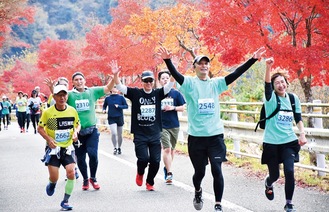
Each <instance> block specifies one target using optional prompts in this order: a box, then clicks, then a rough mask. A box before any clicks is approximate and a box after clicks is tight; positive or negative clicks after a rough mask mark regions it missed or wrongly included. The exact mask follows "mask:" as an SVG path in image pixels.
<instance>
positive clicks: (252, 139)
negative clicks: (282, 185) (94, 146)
mask: <svg viewBox="0 0 329 212" xmlns="http://www.w3.org/2000/svg"><path fill="white" fill-rule="evenodd" d="M127 102H128V105H129V101H127ZM262 104H263V103H261V102H235V101H232V102H221V106H224V105H228V106H229V107H230V109H223V108H221V112H222V113H229V114H231V117H235V118H233V119H235V120H237V115H238V114H251V115H254V116H255V117H256V118H258V117H259V112H260V111H259V110H260V107H261V106H262ZM237 105H246V106H256V109H255V110H254V111H249V110H237V109H236V108H237ZM301 105H302V107H314V111H316V112H317V113H314V114H306V113H302V116H303V117H312V118H315V119H321V118H329V114H322V112H320V113H319V111H321V108H322V107H329V104H323V103H301ZM101 106H102V102H101V101H100V102H99V104H98V105H97V108H98V109H96V111H97V117H98V119H99V123H98V125H99V126H106V127H107V126H108V125H107V114H103V113H102V110H101ZM319 108H320V109H319ZM179 114H180V115H179V121H180V133H179V138H178V141H179V142H181V143H187V117H186V116H185V115H182V114H185V113H179ZM130 115H131V113H130V109H129V108H128V109H127V110H124V116H125V125H124V130H125V131H127V132H130ZM223 123H224V128H225V138H226V139H232V140H233V141H234V142H238V143H239V142H248V143H254V144H257V145H261V144H262V143H263V130H261V129H258V130H257V132H254V129H255V126H256V123H251V122H239V121H226V120H223ZM294 130H295V132H296V134H298V129H297V128H296V127H295V128H294ZM305 133H306V136H307V139H308V143H307V144H306V145H304V146H302V150H303V151H306V152H309V153H314V154H316V155H317V156H318V155H320V156H321V157H322V158H325V156H326V155H329V129H318V128H305ZM237 146H240V145H237ZM227 151H228V152H231V153H233V154H235V155H243V156H246V157H253V158H260V155H256V154H248V153H243V152H241V151H240V149H237V148H235V149H233V150H230V149H228V150H227ZM322 160H325V159H322ZM321 163H322V162H321ZM324 163H325V164H326V163H328V162H327V161H324ZM295 165H296V166H297V167H301V168H305V169H310V170H314V171H318V172H319V175H320V173H322V175H323V173H329V169H327V168H325V167H315V166H309V165H304V164H300V163H296V164H295Z"/></svg>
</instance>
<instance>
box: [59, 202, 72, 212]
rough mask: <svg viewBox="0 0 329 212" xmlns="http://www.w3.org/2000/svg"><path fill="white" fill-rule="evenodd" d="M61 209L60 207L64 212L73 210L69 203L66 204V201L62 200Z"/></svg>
mask: <svg viewBox="0 0 329 212" xmlns="http://www.w3.org/2000/svg"><path fill="white" fill-rule="evenodd" d="M61 207H62V208H63V210H65V211H70V210H72V209H73V207H72V206H70V205H69V203H68V202H67V201H64V200H63V201H62V202H61Z"/></svg>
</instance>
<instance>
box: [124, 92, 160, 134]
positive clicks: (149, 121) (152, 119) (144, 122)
mask: <svg viewBox="0 0 329 212" xmlns="http://www.w3.org/2000/svg"><path fill="white" fill-rule="evenodd" d="M127 89H128V90H127V94H126V95H125V97H127V98H128V99H130V101H131V104H132V105H131V129H130V130H131V133H133V134H141V135H150V136H152V135H156V134H160V133H161V130H162V120H161V100H162V99H164V98H165V95H164V90H163V88H158V89H153V90H152V92H151V93H149V94H148V93H145V92H144V90H143V89H139V88H129V87H128V88H127Z"/></svg>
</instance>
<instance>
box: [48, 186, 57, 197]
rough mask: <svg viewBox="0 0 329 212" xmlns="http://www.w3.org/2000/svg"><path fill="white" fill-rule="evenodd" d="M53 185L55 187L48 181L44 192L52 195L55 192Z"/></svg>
mask: <svg viewBox="0 0 329 212" xmlns="http://www.w3.org/2000/svg"><path fill="white" fill-rule="evenodd" d="M55 187H56V184H55V183H48V185H47V187H46V193H47V195H48V196H52V195H53V194H54V193H55Z"/></svg>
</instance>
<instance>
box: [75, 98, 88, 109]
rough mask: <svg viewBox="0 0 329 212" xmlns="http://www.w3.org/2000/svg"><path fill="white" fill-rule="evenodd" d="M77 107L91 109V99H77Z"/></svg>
mask: <svg viewBox="0 0 329 212" xmlns="http://www.w3.org/2000/svg"><path fill="white" fill-rule="evenodd" d="M75 108H76V109H77V111H86V110H89V100H88V99H81V100H76V101H75Z"/></svg>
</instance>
